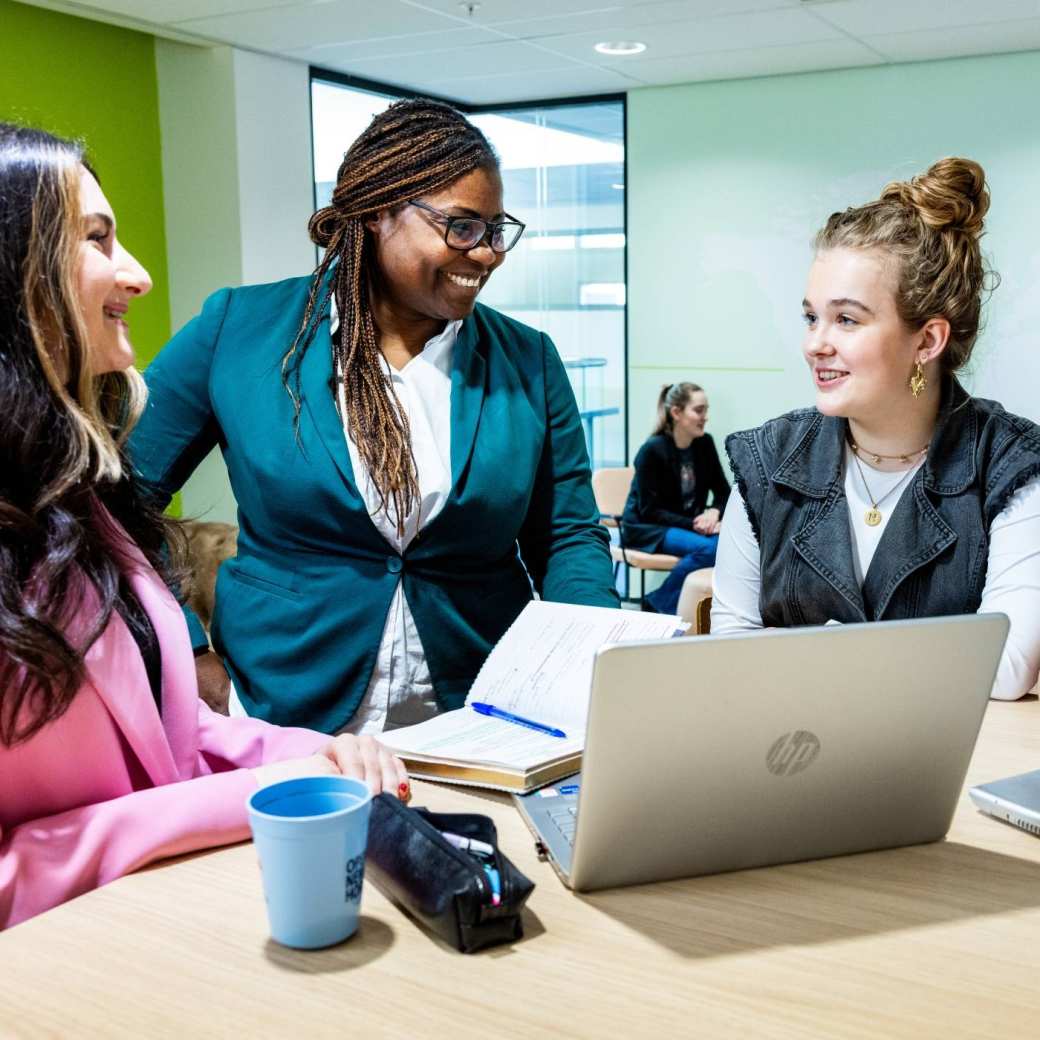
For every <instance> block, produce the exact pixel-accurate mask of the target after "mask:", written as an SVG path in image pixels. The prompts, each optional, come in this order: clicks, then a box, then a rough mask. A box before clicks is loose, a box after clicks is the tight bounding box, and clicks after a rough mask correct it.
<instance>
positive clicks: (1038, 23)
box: [866, 18, 1040, 104]
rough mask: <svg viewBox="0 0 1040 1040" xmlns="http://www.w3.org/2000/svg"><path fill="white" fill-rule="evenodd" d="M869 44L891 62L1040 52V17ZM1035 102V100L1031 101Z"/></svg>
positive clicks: (873, 39)
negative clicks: (1012, 52)
mask: <svg viewBox="0 0 1040 1040" xmlns="http://www.w3.org/2000/svg"><path fill="white" fill-rule="evenodd" d="M866 42H867V43H869V44H870V45H871V46H872V47H874V48H875V49H876V50H878V51H880V52H881V53H882V54H883V55H884V56H885V57H886V58H888V59H889V60H890V61H927V60H929V59H934V58H959V57H962V56H964V55H967V54H978V53H980V52H981V53H984V54H996V53H1001V52H1005V53H1006V52H1007V51H1029V50H1040V18H1029V19H1023V20H1021V21H1014V22H1000V23H998V24H996V25H973V26H970V27H969V26H964V27H963V28H959V29H942V30H930V31H927V32H908V33H890V34H886V35H883V36H871V37H868V39H867V41H866ZM1033 103H1034V104H1035V103H1036V99H1035V98H1034V99H1033Z"/></svg>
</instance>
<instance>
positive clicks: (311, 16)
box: [176, 0, 457, 52]
mask: <svg viewBox="0 0 1040 1040" xmlns="http://www.w3.org/2000/svg"><path fill="white" fill-rule="evenodd" d="M455 24H457V22H456V21H455V20H454V19H445V18H444V16H443V15H440V14H437V13H436V12H433V11H426V10H424V9H422V8H419V7H414V6H412V5H411V4H406V3H401V2H400V0H377V2H374V3H359V2H358V0H332V2H331V3H319V4H298V5H297V6H295V7H291V8H290V7H284V6H283V7H273V8H271V9H269V10H266V11H252V12H249V13H247V14H238V15H225V16H222V17H218V18H197V19H191V20H185V21H179V22H177V25H176V27H177V28H178V29H184V30H187V31H189V32H196V33H199V34H200V35H203V36H209V37H212V38H215V39H220V40H227V41H228V42H233V43H237V44H239V45H240V46H244V47H255V48H257V49H260V50H273V51H282V52H284V51H290V50H299V49H302V48H304V47H313V46H315V45H316V44H321V43H341V42H345V41H356V40H367V39H376V38H379V37H385V36H402V35H405V34H408V33H421V32H431V31H436V30H443V29H450V28H453V26H454V25H455Z"/></svg>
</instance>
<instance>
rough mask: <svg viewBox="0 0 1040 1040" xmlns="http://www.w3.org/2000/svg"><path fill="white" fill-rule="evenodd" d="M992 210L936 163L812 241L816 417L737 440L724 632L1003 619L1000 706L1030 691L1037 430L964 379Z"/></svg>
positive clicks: (964, 162)
mask: <svg viewBox="0 0 1040 1040" xmlns="http://www.w3.org/2000/svg"><path fill="white" fill-rule="evenodd" d="M989 202H990V198H989V191H988V189H987V188H986V179H985V175H984V173H983V170H982V167H981V166H979V164H978V163H976V162H972V161H971V160H970V159H956V158H951V159H942V160H940V161H939V162H937V163H935V164H934V165H933V166H932V167H931V168H929V169H928V170H927V171H926V172H925V173H923V174H921V175H920V176H917V177H914V178H912V179H911V180H909V181H896V182H894V183H892V184H889V185H888V186H887V187H886V188H885V189H884V191H882V193H881V197H880V198H879V199H876V200H875V201H873V202H868V203H866V204H865V205H862V206H856V207H850V208H849V209H846V210H842V211H841V212H838V213H834V214H832V215H831V216H830V218H829V219H828V220H827V223H826V224H825V225H824V227H823V228H822V229H821V230H820V231H819V233H818V234H817V235H816V242H815V245H816V257H815V259H814V261H813V264H812V267H811V268H810V270H809V277H808V285H807V287H806V292H805V298H804V300H803V302H802V307H803V317H804V319H805V324H806V333H805V341H804V344H803V348H802V349H803V353H804V355H805V361H806V363H807V364H808V366H809V370H810V373H811V375H812V381H813V385H814V387H815V390H816V406H815V407H814V408H805V409H802V410H800V411H796V412H789V413H788V414H786V415H782V416H780V417H779V418H777V419H772V420H770V421H769V422H767V423H765V424H764V425H763V426H760V427H758V428H757V429H753V430H746V431H744V432H742V433H735V434H733V436H731V437H730V438H729V439H728V440H727V442H726V447H727V449H728V451H729V455H730V459H731V461H732V463H733V472H734V475H735V476H736V478H737V484H738V488H739V491H735V492H734V497H735V498H739V499H741V500H742V501H740V502H735V503H734V504H733V505H731V507H730V509H729V511H728V512H727V513H726V519H725V522H724V523H723V525H722V535H721V540H720V544H719V557H718V563H717V565H716V568H715V588H714V600H713V605H712V613H711V628H712V632H713V633H715V632H720V633H721V632H737V631H743V630H748V629H757V628H761V627H763V626H773V627H788V626H794V625H817V624H824V623H825V622H828V621H839V622H853V621H887V620H891V619H897V618H914V617H936V616H940V615H945V614H967V613H974V612H979V613H983V612H1001V613H1004V614H1006V615H1007V616H1008V618H1009V619H1010V620H1011V630H1010V634H1009V636H1008V640H1007V643H1006V645H1005V648H1004V655H1003V658H1002V659H1001V663H1000V667H999V670H998V672H997V678H996V682H995V684H994V687H993V696H994V697H1002V698H1015V697H1021V696H1022V695H1023V694H1024V693H1026V692H1028V690H1029V689H1030V687H1031V686H1032V685H1033V683H1034V682H1035V681H1036V678H1037V670H1038V668H1040V428H1038V427H1037V426H1036V425H1035V424H1034V423H1032V422H1030V421H1029V420H1028V419H1023V418H1021V417H1019V416H1017V415H1010V414H1009V413H1008V412H1006V411H1004V409H1003V408H1002V407H1001V406H1000V405H999V404H997V403H996V402H995V401H986V400H982V399H980V398H977V397H969V396H968V394H967V393H966V392H965V391H964V389H963V388H962V387H961V384H960V383H959V382H958V380H957V378H956V375H955V373H956V372H957V371H958V370H959V369H960V368H961V367H962V366H963V365H964V364H965V363H966V362H967V361H968V359H969V357H970V356H971V353H972V349H973V347H974V345H975V340H976V337H977V336H978V332H979V318H980V314H981V310H982V297H983V293H984V292H985V290H986V287H987V281H988V278H987V275H988V272H987V271H986V269H985V265H984V263H983V259H982V252H981V249H980V247H979V239H980V238H981V236H982V230H983V219H984V217H985V215H986V212H987V210H988V209H989ZM927 665H928V662H927V661H922V662H921V667H922V668H927Z"/></svg>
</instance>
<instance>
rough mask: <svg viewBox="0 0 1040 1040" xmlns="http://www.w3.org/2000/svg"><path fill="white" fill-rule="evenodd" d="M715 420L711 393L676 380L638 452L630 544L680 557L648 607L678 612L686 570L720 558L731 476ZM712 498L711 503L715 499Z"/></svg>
mask: <svg viewBox="0 0 1040 1040" xmlns="http://www.w3.org/2000/svg"><path fill="white" fill-rule="evenodd" d="M707 421H708V397H707V395H706V394H705V393H704V391H703V390H702V389H701V388H700V387H699V386H698V385H697V384H696V383H669V384H667V385H665V386H663V387H662V388H661V393H660V396H659V397H658V398H657V426H656V427H655V428H654V432H653V433H652V434H651V435H650V438H649V439H648V440H647V441H646V443H645V444H644V445H643V446H642V447H641V448H640V449H639V451H638V453H637V454H636V459H635V476H634V477H633V478H632V489H631V491H630V492H629V494H628V501H627V502H626V503H625V512H624V515H623V517H622V521H621V524H622V527H621V533H622V535H623V536H624V539H625V545H626V546H628V547H629V548H632V549H640V550H642V551H643V552H651V553H668V554H671V555H673V556H679V557H681V559H680V560H679V563H678V564H677V565H676V567H675V568H674V570H673V571H672V572H671V574H669V575H668V577H667V578H666V579H665V580H664V582H663V583H662V584H661V586H660V587H659V588H657V589H655V590H654V591H653V592H651V593H649V594H648V595H647V597H646V602H645V603H644V607H649V608H650V609H652V610H656V611H659V612H660V613H662V614H673V613H675V610H676V607H677V606H678V604H679V594H680V593H681V592H682V586H683V582H684V581H685V580H686V575H687V574H689V573H690V572H691V571H695V570H699V569H700V568H701V567H711V566H712V564H714V563H715V546H716V544H717V543H718V540H719V539H718V531H719V521H720V518H721V516H722V511H723V510H724V509H725V508H726V500H727V499H728V498H729V481H727V480H726V474H725V473H724V472H723V471H722V465H721V463H720V462H719V453H718V452H717V451H716V450H715V442H714V441H713V440H712V438H711V434H708V433H705V432H704V426H705V423H707ZM709 496H710V497H711V506H709V505H708V498H709Z"/></svg>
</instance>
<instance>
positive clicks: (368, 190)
mask: <svg viewBox="0 0 1040 1040" xmlns="http://www.w3.org/2000/svg"><path fill="white" fill-rule="evenodd" d="M497 168H498V158H497V157H496V155H495V152H494V150H493V149H492V147H491V145H490V144H488V141H487V138H486V137H485V136H484V135H483V134H482V133H481V132H480V131H479V130H478V129H477V128H476V127H475V126H474V125H473V124H472V123H470V122H469V121H468V120H467V119H466V117H465V116H464V115H462V113H461V112H458V111H456V110H455V109H454V108H452V107H451V106H450V105H446V104H444V103H443V102H440V101H431V100H429V99H427V98H414V99H410V100H407V101H398V102H396V103H395V104H393V105H391V106H390V107H389V108H388V109H386V111H384V112H382V113H380V114H379V115H377V116H376V117H375V118H374V119H373V120H372V122H371V123H370V124H369V126H368V128H367V129H366V130H365V131H364V133H362V134H361V136H360V137H359V138H358V139H357V140H356V141H355V142H354V143H353V144H352V145H351V146H350V150H349V151H348V152H347V154H346V155H345V156H344V158H343V162H342V164H341V165H340V168H339V172H338V173H337V175H336V187H335V189H334V190H333V193H332V202H331V204H330V205H328V206H326V207H324V208H323V209H319V210H318V212H317V213H315V214H314V216H313V217H311V221H310V224H309V231H310V235H311V239H312V240H313V241H314V243H315V244H316V245H318V246H320V247H321V248H323V249H324V250H325V256H324V259H323V260H322V261H321V264H320V265H319V266H318V269H317V271H316V272H315V275H314V279H313V281H312V283H311V290H310V296H309V298H308V300H307V308H306V310H305V312H304V315H303V321H302V323H301V325H300V329H299V331H298V332H297V334H296V339H295V341H294V342H293V344H292V346H291V347H290V348H289V351H288V352H287V353H286V355H285V357H284V359H283V361H282V376H283V379H284V380H285V385H286V388H287V389H288V391H289V393H290V395H291V396H292V398H293V403H294V405H295V408H296V416H297V420H298V419H299V413H300V363H301V361H302V358H303V355H304V353H305V352H306V351H307V349H308V347H309V346H310V344H311V341H312V340H313V338H314V333H315V331H316V328H317V319H318V318H319V317H320V316H321V314H322V313H323V312H324V308H325V306H326V305H327V304H328V302H329V299H330V297H331V296H332V295H333V294H335V297H336V307H337V309H338V311H339V331H338V333H337V335H336V337H335V340H334V343H333V347H332V356H333V372H334V373H335V375H336V376H338V377H341V378H342V379H343V390H344V395H343V396H344V401H345V402H346V410H347V415H346V416H345V419H346V421H347V423H348V427H349V430H350V436H351V439H352V440H353V441H354V443H355V444H356V445H357V448H358V452H359V454H360V455H361V458H362V459H363V460H364V462H365V464H366V466H367V468H368V470H369V472H370V473H371V475H372V482H373V484H374V485H375V488H376V491H377V492H378V494H379V498H380V503H381V505H382V506H383V507H384V508H385V507H386V506H387V505H388V503H390V502H392V503H393V506H394V511H395V512H396V514H397V523H398V526H399V527H401V528H402V529H403V524H404V521H405V518H406V517H407V515H408V513H409V512H410V511H411V509H412V506H413V504H414V502H415V501H416V499H417V498H418V495H419V485H418V482H417V479H416V475H415V464H414V462H413V460H412V453H411V448H410V446H409V430H408V420H407V417H406V416H405V415H404V414H403V413H402V412H401V411H400V409H399V408H398V407H397V405H396V403H395V401H394V397H393V389H392V388H391V387H389V386H388V385H387V381H386V379H385V378H384V376H383V370H382V366H381V364H380V360H379V333H378V330H377V329H376V324H375V320H374V319H373V317H372V307H371V301H370V300H369V294H368V279H369V277H370V275H371V274H372V265H373V263H374V255H373V245H372V236H371V234H370V232H369V231H368V230H367V229H366V227H365V219H366V218H368V217H371V216H373V215H374V214H375V213H377V212H378V211H379V210H383V209H393V208H394V207H397V206H401V205H403V204H404V203H406V202H408V201H410V200H411V199H415V198H418V197H419V196H421V195H425V194H428V193H430V192H434V191H437V190H438V189H440V188H443V187H445V186H446V185H448V184H451V183H453V182H454V181H457V180H458V179H459V178H460V177H463V176H465V175H466V174H467V173H470V172H471V171H473V170H477V169H497ZM333 267H335V272H334V274H333V275H332V278H331V279H330V280H328V284H326V281H327V280H326V275H327V274H328V272H329V271H330V269H331V268H333ZM336 401H337V407H338V406H339V395H338V394H337V395H336Z"/></svg>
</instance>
